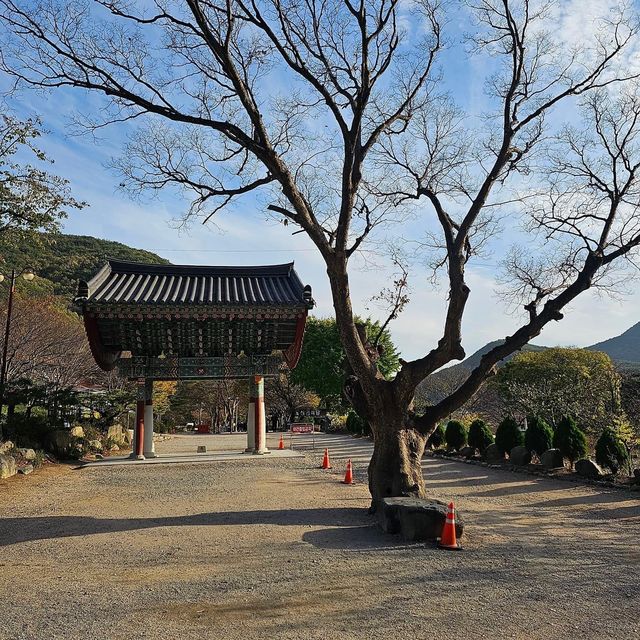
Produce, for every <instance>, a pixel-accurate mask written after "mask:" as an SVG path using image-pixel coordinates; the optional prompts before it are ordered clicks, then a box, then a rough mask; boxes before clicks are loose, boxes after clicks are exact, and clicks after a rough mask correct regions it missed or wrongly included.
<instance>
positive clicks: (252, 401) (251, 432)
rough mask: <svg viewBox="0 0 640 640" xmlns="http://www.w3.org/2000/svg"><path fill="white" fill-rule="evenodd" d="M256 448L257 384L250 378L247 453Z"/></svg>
mask: <svg viewBox="0 0 640 640" xmlns="http://www.w3.org/2000/svg"><path fill="white" fill-rule="evenodd" d="M255 448H256V398H255V384H254V382H253V380H249V407H248V408H247V448H246V449H245V452H246V453H253V452H254V451H255Z"/></svg>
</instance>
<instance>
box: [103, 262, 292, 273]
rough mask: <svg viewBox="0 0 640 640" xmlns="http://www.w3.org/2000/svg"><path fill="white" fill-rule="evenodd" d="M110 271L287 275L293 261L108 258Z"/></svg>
mask: <svg viewBox="0 0 640 640" xmlns="http://www.w3.org/2000/svg"><path fill="white" fill-rule="evenodd" d="M107 264H108V265H109V267H110V269H111V272H112V273H163V274H175V275H187V274H193V275H254V274H256V275H261V274H264V275H289V273H290V272H291V270H292V269H293V268H294V263H293V262H285V263H283V264H266V265H259V264H256V265H203V264H152V263H148V262H129V261H126V260H116V259H112V258H108V263H107Z"/></svg>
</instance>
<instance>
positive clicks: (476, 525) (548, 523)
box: [0, 435, 640, 640]
mask: <svg viewBox="0 0 640 640" xmlns="http://www.w3.org/2000/svg"><path fill="white" fill-rule="evenodd" d="M201 437H202V438H206V439H207V440H206V441H207V443H208V444H209V445H210V447H211V448H215V446H216V444H215V443H216V442H217V441H218V439H220V440H222V439H224V438H227V440H226V441H225V443H226V444H225V445H224V446H225V447H226V446H231V444H230V443H232V442H233V439H235V438H239V437H238V436H201ZM184 438H188V436H185V437H181V438H175V439H172V440H169V441H166V442H162V443H159V444H158V451H159V452H160V453H162V452H167V453H168V452H171V451H173V450H186V451H188V450H189V447H190V446H191V445H192V444H194V445H195V444H197V442H196V439H195V438H198V437H195V436H194V437H193V438H194V439H192V440H189V441H185V440H184ZM229 438H231V439H229ZM269 438H270V440H269V444H270V446H275V443H276V439H275V436H272V435H270V436H269ZM295 444H296V443H295V442H294V445H295ZM297 444H298V445H301V448H302V449H304V450H305V452H306V453H307V457H306V458H295V459H280V460H278V459H275V458H272V459H269V457H268V456H265V457H261V458H255V457H253V458H249V459H248V460H247V461H246V462H245V461H233V462H221V463H216V464H199V465H189V464H180V465H148V466H147V465H141V466H131V467H127V466H117V467H109V468H102V469H100V468H88V469H80V470H74V469H73V468H72V467H68V466H58V467H48V468H46V469H44V470H43V471H41V472H39V473H37V474H32V475H31V476H27V477H18V476H16V477H14V478H11V479H9V480H6V481H0V504H1V505H2V507H1V508H0V509H1V511H0V546H1V547H2V549H1V551H0V638H1V639H3V640H4V639H12V640H13V639H15V640H17V639H20V640H22V639H29V640H31V639H40V638H43V639H44V638H56V639H57V638H61V639H62V638H64V639H65V640H70V639H76V638H95V639H101V638H118V639H128V638H148V639H159V638H170V639H183V638H185V639H191V638H194V639H195V638H198V639H201V638H215V639H217V638H226V639H229V640H235V639H240V638H241V639H242V640H254V639H256V640H257V639H262V638H267V637H273V638H282V639H291V640H293V639H295V640H307V639H308V640H316V639H318V640H320V639H325V638H326V639H329V638H336V637H337V638H341V639H343V640H349V639H352V638H358V639H365V638H366V639H369V638H371V639H378V638H379V639H382V638H388V637H390V636H393V637H395V638H401V639H404V638H418V639H419V638H426V637H437V638H445V639H449V638H451V639H453V638H456V639H459V638H469V639H474V640H475V639H478V640H480V639H482V640H487V639H493V638H496V639H498V638H519V639H522V640H524V639H527V640H533V639H542V638H545V639H547V638H567V639H569V638H594V639H595V638H598V639H600V638H602V639H608V638H610V639H612V640H613V639H616V640H618V639H620V638H634V637H635V638H637V637H640V623H639V622H638V612H639V611H640V588H639V581H638V570H639V568H640V551H639V550H638V545H637V537H638V531H639V528H638V525H639V524H640V503H639V501H638V499H637V497H636V496H637V494H631V493H626V492H623V491H616V490H596V489H594V488H592V487H581V486H574V485H568V484H567V483H561V482H556V481H552V480H547V479H536V478H529V477H526V476H522V475H520V474H512V473H508V472H503V471H498V470H492V469H486V468H483V467H475V466H469V465H465V464H461V463H457V462H454V461H448V460H436V459H426V460H425V462H424V465H425V474H426V477H427V481H428V485H429V487H430V489H431V492H432V494H433V496H434V497H436V498H439V499H444V500H449V499H454V500H455V501H456V505H457V506H458V507H459V509H460V510H461V511H463V512H464V515H465V521H466V525H467V530H466V533H465V537H464V538H463V543H464V546H465V551H464V552H462V553H451V552H445V551H439V550H436V549H434V548H431V547H428V546H425V545H420V544H414V545H405V544H401V543H400V542H399V540H398V539H397V538H395V537H394V536H388V535H386V534H384V533H382V532H380V531H379V530H378V529H377V528H376V526H375V525H374V523H373V521H372V519H371V518H370V517H369V516H367V515H366V507H367V506H368V492H367V489H366V485H365V484H364V482H363V481H364V480H365V461H366V458H367V456H368V454H369V452H370V446H371V445H370V443H369V442H368V441H365V440H352V439H350V438H346V437H340V436H333V437H331V436H324V437H322V438H317V442H316V450H315V451H311V447H310V444H309V442H308V439H307V440H305V439H304V438H300V439H299V440H298V442H297ZM323 446H330V447H331V453H332V457H333V461H334V472H331V473H327V472H321V471H319V470H318V469H317V468H316V467H317V465H318V463H319V459H320V452H321V449H322V447H323ZM346 457H351V458H352V459H353V460H354V464H355V470H356V478H357V479H358V480H359V481H360V482H359V483H358V484H356V485H355V486H345V485H342V484H341V483H340V482H339V479H340V477H341V474H342V473H343V472H344V464H345V458H346Z"/></svg>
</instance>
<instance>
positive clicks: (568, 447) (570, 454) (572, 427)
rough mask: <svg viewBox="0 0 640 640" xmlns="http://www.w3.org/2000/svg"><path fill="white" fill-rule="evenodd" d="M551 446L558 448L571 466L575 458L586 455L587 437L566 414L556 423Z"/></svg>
mask: <svg viewBox="0 0 640 640" xmlns="http://www.w3.org/2000/svg"><path fill="white" fill-rule="evenodd" d="M553 446H554V447H556V449H560V451H561V452H562V455H563V456H564V457H565V458H567V460H569V462H571V466H573V463H574V462H575V461H576V460H579V459H580V458H584V457H585V456H586V455H587V438H586V436H585V435H584V433H583V432H582V431H581V430H580V429H579V428H578V424H577V422H576V421H575V420H574V419H573V418H570V417H568V416H565V417H564V418H562V420H560V422H558V424H557V425H556V428H555V431H554V433H553Z"/></svg>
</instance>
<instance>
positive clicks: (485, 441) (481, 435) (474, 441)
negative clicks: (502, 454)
mask: <svg viewBox="0 0 640 640" xmlns="http://www.w3.org/2000/svg"><path fill="white" fill-rule="evenodd" d="M492 443H493V434H492V433H491V429H489V427H488V426H487V423H486V422H485V421H484V420H474V421H473V422H472V423H471V426H470V427H469V446H470V447H473V448H474V449H477V450H478V451H480V452H482V451H484V450H485V449H486V448H487V447H488V446H489V445H490V444H492Z"/></svg>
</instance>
